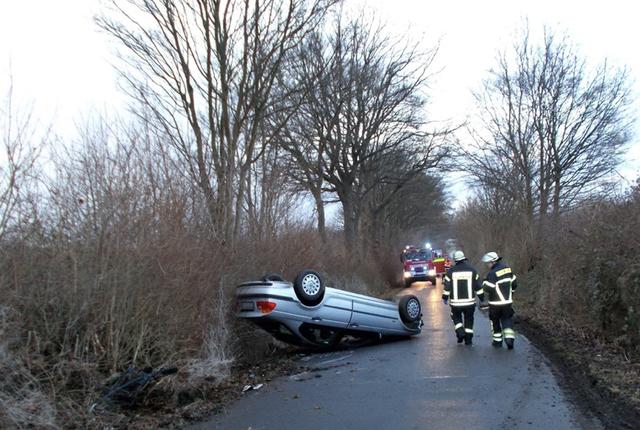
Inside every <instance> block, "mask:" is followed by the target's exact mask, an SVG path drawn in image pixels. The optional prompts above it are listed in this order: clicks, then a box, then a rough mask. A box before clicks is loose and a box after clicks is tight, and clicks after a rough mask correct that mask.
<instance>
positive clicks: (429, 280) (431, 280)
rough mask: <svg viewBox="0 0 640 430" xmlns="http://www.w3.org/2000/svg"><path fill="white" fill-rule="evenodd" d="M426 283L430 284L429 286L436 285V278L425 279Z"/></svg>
mask: <svg viewBox="0 0 640 430" xmlns="http://www.w3.org/2000/svg"><path fill="white" fill-rule="evenodd" d="M427 282H431V285H434V286H435V285H436V277H435V276H429V277H428V278H427Z"/></svg>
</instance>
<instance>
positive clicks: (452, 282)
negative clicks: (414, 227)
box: [442, 251, 484, 345]
mask: <svg viewBox="0 0 640 430" xmlns="http://www.w3.org/2000/svg"><path fill="white" fill-rule="evenodd" d="M453 260H454V261H455V265H454V266H453V267H451V268H450V269H449V270H447V273H446V274H445V276H444V291H443V293H442V300H443V302H444V304H445V305H446V304H447V302H449V303H450V304H451V319H452V320H453V324H454V325H455V331H456V336H457V337H458V343H462V341H464V343H465V344H466V345H471V344H472V343H473V342H472V339H473V313H474V312H475V310H476V295H477V296H478V297H479V298H480V301H483V300H484V293H483V291H482V284H481V283H480V276H479V275H478V272H477V271H476V269H474V268H473V266H471V265H470V264H469V263H468V262H467V258H466V257H465V256H464V253H463V252H462V251H456V252H454V253H453ZM463 317H464V322H463Z"/></svg>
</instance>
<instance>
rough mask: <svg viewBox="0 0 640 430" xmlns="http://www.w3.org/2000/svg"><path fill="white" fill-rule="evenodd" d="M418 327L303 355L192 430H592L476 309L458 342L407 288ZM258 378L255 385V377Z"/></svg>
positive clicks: (535, 354) (591, 422)
mask: <svg viewBox="0 0 640 430" xmlns="http://www.w3.org/2000/svg"><path fill="white" fill-rule="evenodd" d="M411 292H412V293H413V294H416V295H417V296H418V297H419V298H420V300H421V302H422V306H423V314H424V322H425V326H424V328H423V332H422V334H421V335H420V336H417V337H414V338H411V339H409V340H402V341H397V342H390V343H384V344H380V345H373V346H368V347H361V348H356V349H352V350H347V351H338V352H331V353H324V354H314V355H309V356H306V357H303V358H302V359H301V360H300V365H301V366H304V367H305V368H309V369H311V370H308V371H304V372H302V371H301V372H300V373H298V374H296V375H292V376H288V377H283V378H281V379H278V380H274V381H272V382H270V383H268V384H266V385H264V386H263V387H262V388H261V389H259V390H257V391H249V392H247V393H245V394H244V395H243V397H242V398H241V399H240V400H238V401H236V402H234V403H233V404H231V405H228V406H227V407H226V408H225V410H224V411H223V412H222V413H221V414H219V415H217V416H214V417H212V419H211V420H210V421H209V422H206V423H202V424H199V425H197V426H194V427H193V429H200V430H203V429H225V430H227V429H228V430H247V429H252V430H263V429H270V430H287V429H296V430H300V429H309V430H311V429H318V430H327V429H329V430H340V429H450V428H459V429H465V430H468V429H547V430H551V429H600V428H602V426H601V425H600V424H599V422H597V421H596V420H595V419H594V418H591V417H589V416H585V415H584V414H583V413H581V412H580V411H578V410H577V409H576V408H575V407H574V406H573V404H572V403H571V402H570V401H569V400H568V398H567V396H566V394H565V393H563V391H562V389H561V388H560V386H559V385H558V382H557V380H556V378H555V377H554V375H553V373H552V371H551V368H550V365H549V363H548V361H547V360H546V359H545V358H544V357H543V356H542V354H541V353H540V352H539V351H538V350H537V349H536V348H535V347H534V346H533V345H531V343H530V342H529V341H528V340H527V339H526V338H524V337H522V336H518V338H517V339H516V348H515V349H514V350H513V351H509V350H507V349H506V348H502V349H494V348H493V347H492V346H491V345H490V343H491V333H490V328H489V320H488V319H487V316H486V315H485V314H483V313H482V312H480V311H476V324H475V332H476V334H475V338H474V345H473V346H472V347H469V346H465V345H461V344H457V343H456V339H455V335H454V332H453V324H452V323H451V320H450V317H449V307H448V306H444V305H443V304H442V302H441V299H440V295H441V287H440V285H438V286H437V287H433V286H431V285H430V284H416V285H414V287H413V288H412V289H411ZM258 382H259V381H258Z"/></svg>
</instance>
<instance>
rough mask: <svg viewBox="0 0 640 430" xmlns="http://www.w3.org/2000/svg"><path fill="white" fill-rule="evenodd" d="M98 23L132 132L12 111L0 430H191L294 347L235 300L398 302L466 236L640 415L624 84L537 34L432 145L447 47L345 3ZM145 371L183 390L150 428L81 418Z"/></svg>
mask: <svg viewBox="0 0 640 430" xmlns="http://www.w3.org/2000/svg"><path fill="white" fill-rule="evenodd" d="M105 3H106V8H105V11H104V13H103V14H102V15H100V16H99V17H97V18H96V21H97V25H98V26H99V27H100V28H101V29H102V30H103V31H104V33H105V35H106V36H107V37H108V38H109V39H110V40H111V41H112V42H113V43H114V44H115V46H117V47H118V55H119V63H118V67H119V69H120V71H121V74H122V83H123V88H124V90H125V91H127V92H128V94H129V96H130V100H131V105H130V107H131V109H130V111H131V112H130V113H132V114H133V115H129V114H128V113H126V114H125V113H124V112H122V113H106V114H104V115H92V116H90V117H89V118H88V119H86V120H84V121H83V122H81V123H80V126H79V127H78V132H77V135H76V136H75V137H73V138H72V137H67V136H65V137H64V138H62V137H58V136H56V135H55V129H54V128H53V129H47V128H43V127H42V126H41V124H40V123H39V122H38V121H36V119H34V118H33V117H32V116H31V115H30V112H24V111H21V110H20V109H19V107H18V106H15V104H14V103H12V100H13V96H12V93H11V91H9V92H8V93H7V95H6V96H5V97H4V98H3V102H4V103H3V104H2V108H1V109H2V112H1V114H0V144H1V145H2V151H3V153H2V159H1V162H2V168H1V170H0V175H1V178H2V179H1V182H0V295H1V296H2V301H0V371H1V374H2V376H1V377H0V427H2V428H34V427H35V428H52V429H54V428H106V427H108V426H115V427H123V428H124V427H127V426H130V427H136V426H138V427H146V428H155V427H158V426H160V425H161V424H163V423H160V422H158V421H152V419H153V418H151V416H154V417H158V416H160V417H163V416H168V415H170V414H171V413H173V412H176V411H177V412H176V413H178V414H180V415H181V416H182V417H183V418H184V417H186V418H188V417H190V416H192V412H189V408H190V407H191V406H192V405H194V404H196V403H197V402H201V403H204V402H203V401H204V400H206V399H220V396H219V393H217V391H216V390H218V391H219V390H222V389H223V388H224V387H226V388H225V389H228V388H229V387H228V384H230V382H229V381H231V380H233V379H230V377H231V376H232V375H233V374H234V372H238V369H244V368H243V367H242V366H243V365H246V364H247V363H249V364H256V363H261V364H262V365H263V366H265V363H267V361H264V359H265V358H266V357H267V358H268V357H272V356H273V355H274V353H275V351H278V350H281V349H282V345H281V344H277V343H275V341H273V340H272V339H271V338H270V337H269V336H260V335H256V333H255V330H253V329H252V328H251V329H249V328H248V327H247V326H245V325H243V324H242V323H240V322H237V321H236V319H235V318H234V317H233V313H234V309H233V305H234V303H233V292H234V286H235V285H237V284H238V283H239V282H242V281H245V280H251V279H258V278H261V277H262V276H263V275H265V274H267V273H273V272H279V273H281V274H282V275H284V277H285V278H288V279H292V278H293V277H294V276H295V274H296V273H297V272H299V271H300V270H302V269H303V268H314V269H316V270H319V271H320V272H321V273H323V275H324V276H325V278H326V279H327V281H328V283H329V284H330V285H335V286H339V287H341V288H347V289H351V290H354V291H357V292H362V293H367V294H380V295H382V294H384V292H385V291H388V289H389V287H390V286H392V285H396V283H397V282H398V281H399V279H398V277H399V275H400V274H401V273H400V266H399V262H398V256H399V250H400V247H401V246H404V245H405V244H407V243H418V244H419V243H421V242H417V241H419V240H420V241H421V240H424V238H429V239H430V240H432V241H441V242H443V243H444V241H445V240H446V239H448V238H451V237H454V238H456V239H457V240H458V242H459V244H460V245H461V246H462V247H463V249H464V250H465V252H466V253H467V254H468V255H469V256H470V257H472V258H474V259H479V257H480V256H481V255H482V254H483V253H484V252H486V251H488V250H496V251H498V252H499V253H501V254H503V255H505V256H506V258H507V259H508V261H509V262H510V263H511V264H512V265H513V266H514V268H515V270H516V271H517V273H518V274H521V275H522V279H523V282H522V285H523V287H522V289H521V290H520V291H519V292H518V296H517V298H516V300H517V306H518V308H517V310H518V312H520V314H521V315H522V316H523V317H525V318H527V319H528V320H530V321H531V326H532V327H536V328H537V329H539V330H540V332H541V333H546V334H549V335H550V336H551V337H552V338H553V339H556V340H558V342H560V344H562V339H563V338H569V339H572V341H575V340H576V339H578V340H581V339H582V340H584V342H582V343H590V344H591V343H595V344H597V345H599V346H601V347H602V348H603V349H602V351H606V353H605V352H603V353H602V355H601V357H602V360H591V361H589V362H588V363H589V365H588V366H587V367H586V368H585V372H589V373H590V374H593V375H595V376H594V378H599V379H597V380H598V381H603V382H602V383H603V384H604V383H605V382H606V381H614V383H610V382H606V384H607V385H606V386H607V387H609V388H610V390H611V393H612V394H615V395H617V396H618V397H622V398H624V399H627V400H628V401H629V402H631V403H630V404H632V405H633V407H636V408H637V407H638V403H637V402H638V399H640V394H639V393H638V381H639V380H640V379H639V377H638V372H639V360H640V350H638V347H637V345H638V341H640V301H639V297H640V266H638V262H637V261H635V260H636V257H637V255H639V253H640V249H639V242H640V237H639V233H638V232H639V231H640V225H639V223H640V217H638V213H640V186H639V185H635V186H633V187H629V189H625V190H621V189H620V187H616V186H614V184H612V182H611V178H612V174H614V173H615V167H616V166H617V165H618V163H619V162H620V160H622V158H623V156H624V149H625V145H626V144H627V143H628V142H629V141H630V138H631V135H630V131H631V125H632V122H631V119H632V115H631V112H630V103H631V98H630V92H629V87H628V77H627V75H626V72H625V71H624V70H617V69H614V68H612V67H611V66H609V65H607V64H603V65H602V66H599V67H595V68H594V67H591V66H590V65H587V64H586V63H585V62H584V61H582V59H581V57H579V56H578V55H577V54H576V53H575V52H574V50H573V48H572V46H571V44H570V43H569V41H568V40H565V39H562V38H557V37H556V36H554V35H552V34H550V33H549V34H547V35H546V36H545V37H544V38H543V43H542V44H537V43H534V40H533V38H530V37H529V36H528V34H525V35H523V37H522V40H521V43H520V44H517V45H516V46H515V50H514V51H513V52H511V51H505V53H504V55H501V56H500V57H499V61H498V64H497V67H496V68H495V69H494V70H493V71H492V72H491V74H490V75H489V77H488V78H487V80H486V82H485V85H484V87H483V88H481V89H480V90H479V92H478V94H477V98H478V112H479V116H478V118H476V120H474V121H472V122H470V123H469V124H468V126H467V127H463V126H462V124H448V125H444V126H439V127H437V128H436V127H435V125H434V123H433V122H431V121H430V118H429V116H428V115H427V113H426V112H427V111H426V108H427V106H428V103H427V102H428V98H429V84H430V83H431V78H432V77H433V75H434V73H435V72H436V70H433V60H434V58H435V56H436V54H437V48H438V46H437V44H435V43H434V45H432V46H426V45H425V43H424V42H422V43H421V44H420V45H414V44H411V43H410V42H408V41H406V40H404V39H402V38H397V37H394V36H393V35H392V34H390V33H389V31H388V30H387V29H386V28H385V27H384V25H381V24H380V22H379V20H378V19H377V18H376V17H372V16H368V15H367V14H361V15H359V16H352V15H350V14H348V13H346V12H345V11H344V10H343V9H342V6H341V4H340V2H339V1H337V0H268V1H265V2H249V1H240V0H227V1H209V0H198V1H190V0H189V1H188V0H174V1H161V0H144V1H143V0H111V1H109V2H105ZM467 131H468V133H467ZM456 166H458V167H457V168H456ZM460 166H463V167H464V169H462V170H463V171H464V173H465V174H466V175H467V178H471V179H472V180H473V184H472V185H473V193H472V194H471V195H470V197H469V200H468V201H467V202H466V203H465V204H464V205H463V206H462V208H461V209H460V210H459V211H458V212H457V213H456V214H455V216H453V215H452V213H451V211H450V208H449V207H448V206H447V205H448V203H447V202H448V201H449V200H450V199H448V197H451V196H449V195H448V194H447V193H448V192H449V191H448V190H447V189H446V187H445V179H444V176H443V174H444V172H446V171H447V170H451V169H453V170H456V169H457V170H460ZM451 221H452V222H451ZM577 343H581V341H578V342H577ZM564 345H565V346H566V344H564ZM571 351H573V352H574V357H575V360H576V363H583V362H584V360H587V358H585V357H584V356H580V354H576V353H575V351H576V349H575V348H574V349H571ZM581 360H582V361H581ZM614 361H615V363H619V364H620V365H619V366H618V364H615V366H614V365H612V363H613V362H614ZM130 366H134V367H135V368H144V367H153V368H160V367H163V366H177V367H178V373H177V375H176V376H173V377H171V378H166V379H164V380H162V382H161V383H159V384H158V386H157V387H156V389H155V391H154V393H152V395H151V396H150V399H149V400H148V403H145V402H147V399H143V400H142V402H141V403H142V404H141V406H142V410H140V409H135V410H133V411H131V410H119V409H111V408H94V409H91V406H92V405H93V404H94V403H95V402H96V401H97V399H98V398H99V397H100V394H101V390H102V387H103V384H104V383H105V381H107V380H108V379H109V378H110V377H112V375H114V374H116V373H117V372H122V371H125V370H126V369H127V368H129V367H130ZM267 367H268V365H267ZM608 369H615V370H612V371H611V372H610V371H608ZM265 372H268V371H267V370H265ZM612 372H613V373H616V375H617V376H616V377H615V378H613V377H612V376H611V374H612ZM634 384H635V385H634ZM634 387H635V388H634ZM237 388H238V390H239V389H240V388H241V387H237ZM634 402H635V403H634ZM150 405H153V408H155V409H149V408H150V407H151V406H150ZM145 406H147V407H148V408H147V409H144V407H145ZM145 411H146V412H147V413H145ZM149 412H150V413H149ZM170 424H171V421H170V419H168V421H167V422H166V423H164V424H163V425H170Z"/></svg>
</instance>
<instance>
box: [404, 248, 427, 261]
mask: <svg viewBox="0 0 640 430" xmlns="http://www.w3.org/2000/svg"><path fill="white" fill-rule="evenodd" d="M428 258H429V254H428V253H427V252H426V251H424V250H418V251H408V252H407V253H406V256H405V259H406V260H427V259H428Z"/></svg>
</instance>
